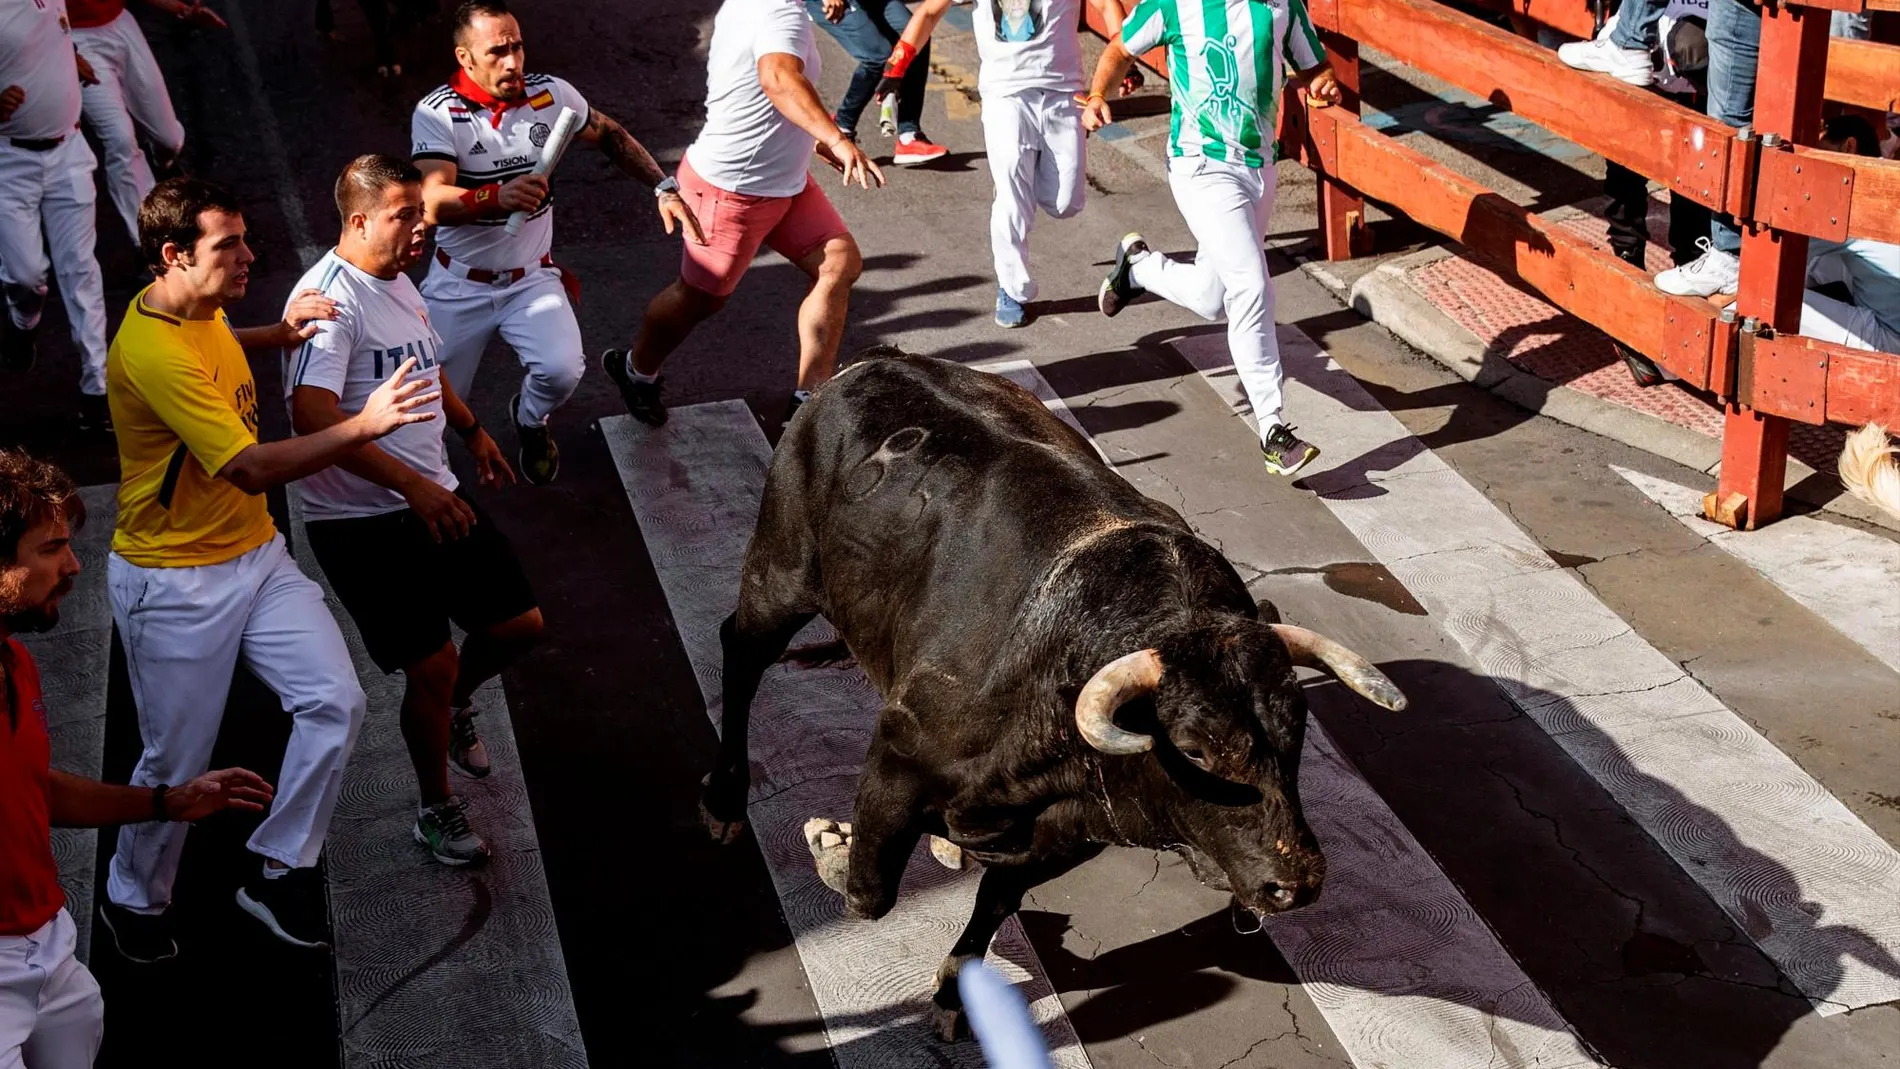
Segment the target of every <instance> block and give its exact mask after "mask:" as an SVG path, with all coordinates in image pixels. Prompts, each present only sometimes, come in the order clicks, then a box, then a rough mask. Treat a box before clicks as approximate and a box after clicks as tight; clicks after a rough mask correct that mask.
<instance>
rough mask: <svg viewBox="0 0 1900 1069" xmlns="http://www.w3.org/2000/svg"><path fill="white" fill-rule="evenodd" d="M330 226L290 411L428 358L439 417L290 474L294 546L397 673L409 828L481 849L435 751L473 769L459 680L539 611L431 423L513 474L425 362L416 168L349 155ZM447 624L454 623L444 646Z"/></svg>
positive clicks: (438, 854)
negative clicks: (409, 790) (335, 224)
mask: <svg viewBox="0 0 1900 1069" xmlns="http://www.w3.org/2000/svg"><path fill="white" fill-rule="evenodd" d="M336 203H337V214H338V215H340V216H341V217H342V220H343V233H342V236H341V237H339V238H338V239H337V245H336V248H334V249H332V250H331V251H330V252H329V253H327V254H326V255H325V256H324V257H323V258H322V259H321V260H319V261H317V264H316V266H314V267H312V268H311V269H310V270H309V272H308V273H306V274H305V275H304V277H303V279H302V281H301V282H299V284H298V286H297V291H298V292H301V291H302V290H303V289H304V288H305V287H314V288H316V289H319V290H321V291H322V292H323V294H324V295H325V296H327V297H329V298H330V299H331V300H333V301H335V302H336V309H337V315H336V318H335V319H334V320H331V321H328V322H324V323H322V324H321V325H320V326H319V327H318V328H317V332H316V334H315V335H313V336H312V337H311V338H310V339H309V340H308V341H306V342H305V343H304V344H303V345H302V346H301V347H300V348H298V349H293V350H285V362H286V365H287V366H286V367H285V369H284V390H285V392H286V394H287V395H288V398H289V401H290V417H291V424H292V426H293V427H294V428H295V429H296V431H297V433H298V434H314V433H316V432H318V431H321V430H323V429H324V428H325V427H329V426H331V425H332V424H336V423H340V422H342V421H343V420H344V419H346V418H348V417H349V415H350V414H351V413H353V412H355V411H357V410H358V409H360V408H361V407H362V406H363V402H364V400H365V399H366V398H367V397H368V396H369V394H370V392H371V391H372V390H374V389H375V388H376V387H377V386H378V385H380V384H381V381H382V379H383V378H386V377H387V376H388V375H389V374H390V372H391V369H393V368H395V367H398V366H400V365H401V364H402V362H403V361H405V360H409V359H414V360H415V361H416V367H417V374H427V373H429V372H431V371H435V372H436V374H437V376H438V379H439V381H440V384H441V389H442V398H441V400H440V401H439V402H437V403H436V406H435V408H436V411H437V412H438V414H439V415H440V416H441V420H440V421H439V422H438V421H430V422H428V423H426V424H425V423H412V424H409V425H408V426H405V427H399V428H397V429H396V430H395V431H394V432H392V433H391V434H389V435H387V436H386V437H384V438H382V439H380V440H378V441H377V442H375V443H373V444H369V445H364V446H360V447H358V448H357V449H356V451H355V452H353V453H351V454H349V455H348V456H346V457H344V458H343V459H341V460H339V461H337V463H336V466H335V467H332V468H326V469H324V470H323V471H320V472H317V473H316V474H314V475H309V476H305V477H304V478H303V479H300V480H298V483H297V488H298V491H299V493H300V494H301V495H302V498H303V504H304V515H305V518H306V523H305V531H306V532H307V534H308V535H309V538H310V549H311V551H312V552H313V553H314V554H315V555H316V558H317V563H319V564H321V565H322V566H323V571H324V574H325V575H327V576H328V577H329V579H330V585H331V587H332V588H334V589H335V591H336V596H337V599H338V600H339V601H341V602H342V603H343V607H344V608H345V609H347V610H349V613H350V617H351V618H352V619H353V620H355V621H356V627H357V630H358V631H360V632H361V633H362V635H363V645H364V647H365V648H366V649H367V650H368V651H369V656H370V660H372V661H374V662H375V663H376V667H378V668H380V669H382V670H383V671H385V672H395V671H401V672H402V673H403V675H404V677H405V682H406V687H405V689H404V692H403V700H402V736H403V740H404V741H405V742H406V743H408V748H409V759H410V761H411V762H412V763H413V764H414V766H415V770H416V783H417V786H418V787H419V788H420V791H421V804H420V805H419V806H418V807H417V810H416V822H415V827H414V830H413V835H414V837H415V839H416V841H417V842H418V843H421V844H422V845H423V846H424V847H426V848H427V849H428V850H429V852H430V853H431V854H433V855H434V857H435V859H436V860H437V861H440V862H441V863H443V864H445V865H466V864H470V863H478V862H481V861H484V860H486V859H487V857H488V846H487V844H486V843H484V842H483V841H482V839H481V836H479V835H477V834H475V832H474V831H473V829H471V828H470V827H469V824H468V816H467V814H466V813H465V812H464V810H463V807H462V801H461V799H459V798H457V797H456V796H455V795H454V794H453V793H452V792H451V791H450V790H449V763H450V762H451V761H453V762H454V764H455V766H456V767H457V768H458V769H460V770H461V771H463V772H464V773H466V774H468V775H469V776H472V777H477V778H479V777H482V776H486V775H487V774H488V769H489V765H488V755H487V751H486V749H485V748H484V747H483V745H482V742H481V739H480V738H479V737H478V736H477V735H476V733H475V725H474V715H475V714H474V708H473V706H474V697H473V696H474V693H475V688H477V687H479V686H481V685H482V684H483V683H485V682H487V681H488V680H490V679H492V678H494V677H495V676H496V675H497V674H499V673H500V672H501V670H502V669H503V668H505V667H507V666H508V665H509V664H511V663H513V662H514V661H515V660H516V659H517V658H519V657H520V656H521V655H522V654H524V653H526V652H527V651H528V648H529V647H530V646H532V645H533V644H534V641H535V639H536V638H537V637H539V636H540V633H541V610H540V609H539V608H538V607H537V606H536V603H535V597H534V591H533V590H531V589H530V588H529V586H528V581H527V578H526V576H525V575H524V574H523V573H522V570H521V564H520V562H519V561H518V560H516V558H515V554H514V550H513V549H511V548H510V547H509V545H508V540H507V539H506V538H505V537H503V535H502V534H501V532H500V531H498V530H496V528H495V525H494V523H493V521H491V520H490V519H489V517H488V514H487V513H486V512H484V511H483V510H482V509H481V508H480V507H478V506H477V505H476V504H475V502H474V501H473V500H472V499H470V498H469V497H468V496H467V495H466V494H465V493H463V492H462V490H461V488H460V486H459V485H458V483H457V481H456V478H455V474H454V473H453V472H451V471H450V470H449V462H448V453H447V450H446V449H445V448H444V445H443V424H445V423H446V424H447V426H448V427H449V428H450V429H452V430H454V431H455V432H456V433H457V434H458V435H460V436H461V438H462V440H463V442H464V443H466V444H467V446H468V450H469V453H470V454H471V455H473V457H474V459H475V466H476V468H477V469H478V470H479V471H480V472H481V480H482V482H483V483H484V484H488V485H500V484H501V483H502V482H513V481H514V473H513V472H512V471H511V470H510V469H509V467H508V462H507V461H506V460H505V459H503V457H502V454H501V449H500V447H499V446H497V445H496V444H495V441H494V439H493V438H490V437H489V436H488V434H487V432H486V431H484V430H483V429H482V426H481V424H480V423H477V422H476V420H475V416H474V414H473V413H471V412H470V411H469V410H468V406H467V405H465V404H463V403H462V400H461V398H460V397H458V396H457V395H456V393H455V389H454V387H453V386H451V385H450V383H449V380H448V377H447V376H445V375H441V374H440V371H439V370H438V366H439V365H438V358H439V354H440V352H441V347H442V340H441V338H440V337H438V336H437V334H436V332H435V330H434V328H432V327H431V326H430V324H429V310H428V307H427V306H426V305H424V303H423V300H422V295H421V293H419V292H417V290H416V287H415V284H414V283H413V282H410V281H409V276H407V275H405V274H403V271H404V269H406V268H408V267H411V266H413V265H414V264H415V263H416V261H418V260H420V259H421V258H422V248H423V234H424V232H425V230H426V224H425V223H424V221H423V220H424V216H423V207H422V173H421V172H420V171H419V170H418V169H417V168H416V167H415V166H414V165H412V164H410V163H409V162H408V161H406V160H401V159H397V158H395V157H393V156H384V155H368V156H359V157H357V158H356V159H354V160H352V161H350V164H349V166H347V167H345V168H344V169H343V174H342V175H341V176H340V177H339V178H338V179H337V183H336ZM450 621H453V622H454V623H456V624H457V625H459V626H460V627H461V628H462V629H463V630H465V631H466V632H467V633H468V638H467V639H466V640H465V641H464V642H463V643H462V647H461V649H460V650H457V649H456V646H455V642H454V640H453V639H452V638H451V636H450V633H449V623H450Z"/></svg>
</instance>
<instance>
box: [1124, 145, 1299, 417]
mask: <svg viewBox="0 0 1900 1069" xmlns="http://www.w3.org/2000/svg"><path fill="white" fill-rule="evenodd" d="M1168 187H1169V188H1170V189H1172V190H1173V191H1174V203H1175V206H1176V207H1178V208H1179V209H1180V210H1181V218H1182V219H1185V220H1186V221H1187V225H1188V229H1189V230H1191V231H1193V232H1194V240H1195V242H1196V244H1197V245H1198V246H1199V248H1198V250H1197V252H1196V253H1195V257H1194V262H1193V263H1187V262H1185V261H1182V260H1175V259H1170V258H1169V257H1167V256H1163V255H1161V254H1160V253H1158V252H1153V253H1150V254H1148V255H1147V256H1144V257H1142V258H1141V259H1140V260H1138V261H1136V263H1135V266H1134V280H1135V285H1137V286H1140V287H1141V288H1142V289H1145V290H1147V291H1148V292H1150V293H1152V294H1154V295H1155V296H1157V297H1160V298H1162V299H1163V300H1167V301H1172V302H1173V303H1175V304H1178V305H1180V306H1181V307H1183V308H1186V309H1188V310H1189V311H1191V312H1193V313H1195V314H1196V315H1198V316H1200V317H1201V318H1203V319H1206V320H1210V321H1212V320H1216V319H1219V318H1220V317H1221V316H1222V315H1225V316H1226V317H1227V351H1228V353H1229V354H1230V355H1232V356H1233V358H1234V369H1235V370H1236V371H1237V372H1239V374H1240V382H1241V385H1242V386H1244V387H1245V388H1246V390H1247V400H1248V402H1249V403H1251V404H1252V405H1253V412H1254V418H1255V419H1257V420H1258V421H1259V423H1260V433H1261V434H1262V435H1265V434H1266V432H1267V430H1268V428H1270V427H1272V426H1273V425H1274V424H1276V423H1280V422H1283V421H1284V417H1283V409H1284V407H1285V403H1284V402H1283V401H1282V399H1281V392H1280V386H1281V382H1282V378H1283V376H1282V373H1281V370H1280V341H1279V339H1278V338H1277V337H1276V336H1275V335H1274V328H1273V278H1272V276H1270V275H1268V274H1267V255H1266V252H1265V251H1264V250H1263V249H1262V247H1261V242H1262V240H1263V239H1264V238H1265V237H1266V233H1267V221H1268V219H1269V217H1270V216H1272V214H1273V190H1274V173H1273V168H1272V167H1270V166H1269V167H1248V166H1245V165H1242V164H1237V163H1227V162H1225V161H1222V160H1211V159H1207V158H1206V157H1203V156H1176V157H1174V158H1173V159H1170V160H1169V161H1168Z"/></svg>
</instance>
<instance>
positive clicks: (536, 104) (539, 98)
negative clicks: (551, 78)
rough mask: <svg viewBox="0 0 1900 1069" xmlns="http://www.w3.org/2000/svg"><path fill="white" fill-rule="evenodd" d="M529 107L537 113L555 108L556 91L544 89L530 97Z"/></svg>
mask: <svg viewBox="0 0 1900 1069" xmlns="http://www.w3.org/2000/svg"><path fill="white" fill-rule="evenodd" d="M528 106H529V107H531V108H533V109H534V110H536V111H540V110H541V109H542V108H547V107H552V106H554V90H552V89H543V90H541V91H540V92H539V93H536V94H535V95H533V96H531V97H529V98H528Z"/></svg>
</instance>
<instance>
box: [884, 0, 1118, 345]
mask: <svg viewBox="0 0 1900 1069" xmlns="http://www.w3.org/2000/svg"><path fill="white" fill-rule="evenodd" d="M1082 3H1083V0H976V6H975V18H974V21H975V26H976V55H977V58H978V59H979V60H981V61H982V62H981V67H980V69H979V70H978V72H977V89H978V90H979V91H980V92H981V93H982V95H983V144H984V148H985V150H986V152H987V154H988V156H989V159H990V177H991V179H993V180H994V181H995V183H996V200H995V202H994V203H992V204H991V206H990V256H991V259H992V260H993V261H994V262H995V265H996V325H997V326H999V327H1020V326H1023V325H1024V324H1025V323H1027V322H1028V321H1029V316H1028V312H1027V310H1026V309H1025V308H1024V307H1023V305H1024V304H1026V303H1027V302H1029V301H1033V300H1035V299H1036V280H1035V279H1033V278H1031V277H1030V276H1029V228H1030V227H1031V226H1032V225H1034V223H1035V221H1036V208H1037V207H1038V206H1040V207H1041V208H1042V210H1043V211H1045V212H1048V213H1049V214H1050V215H1051V216H1053V217H1054V218H1057V219H1067V218H1069V217H1070V216H1072V215H1074V214H1075V213H1077V212H1079V211H1081V210H1082V205H1083V203H1084V202H1085V201H1086V200H1087V198H1088V184H1087V182H1085V181H1084V174H1085V172H1084V166H1083V143H1084V138H1085V136H1086V135H1085V133H1084V132H1083V130H1082V109H1081V108H1080V107H1079V106H1078V105H1077V104H1076V100H1075V94H1076V92H1077V91H1078V90H1080V89H1081V88H1082V43H1081V41H1080V39H1079V37H1078V34H1079V33H1080V32H1081V22H1082ZM950 4H951V0H924V2H923V3H922V4H921V5H919V6H918V8H917V10H916V11H915V12H913V13H912V14H911V17H910V24H909V25H908V26H906V27H905V29H904V34H903V36H902V37H901V38H900V39H899V40H898V42H897V47H896V48H894V49H893V50H892V51H891V59H890V62H889V63H887V64H885V67H884V81H882V82H880V83H879V84H878V94H879V96H880V97H881V96H883V95H884V94H886V93H888V92H895V91H896V89H897V86H898V84H899V83H900V82H901V81H902V80H903V78H904V75H905V73H906V72H907V71H908V70H909V69H910V66H911V64H912V62H914V61H915V60H916V59H917V56H918V53H919V50H921V49H922V48H923V47H924V45H925V44H926V43H927V42H928V41H929V40H930V34H931V32H932V31H933V30H935V29H936V28H937V23H938V21H939V20H941V19H942V18H943V15H944V12H946V11H948V10H949V9H950ZM1115 14H1117V15H1119V14H1120V12H1119V11H1116V12H1115Z"/></svg>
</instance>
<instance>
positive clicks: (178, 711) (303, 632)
mask: <svg viewBox="0 0 1900 1069" xmlns="http://www.w3.org/2000/svg"><path fill="white" fill-rule="evenodd" d="M106 585H107V587H108V589H109V590H110V592H111V595H112V619H113V622H114V623H116V624H117V625H118V628H119V638H120V640H121V641H122V642H123V643H124V644H125V666H126V670H127V673H128V674H129V675H130V676H131V679H132V699H133V701H134V702H135V703H137V705H138V714H139V737H140V739H142V740H143V741H144V743H145V752H144V753H143V754H142V755H140V757H139V763H138V766H137V767H136V768H134V769H133V770H132V781H131V782H132V784H133V785H134V786H139V787H149V786H152V785H154V784H158V783H172V784H176V783H183V782H185V781H186V780H189V779H191V778H192V777H194V776H197V775H200V774H202V773H203V772H204V771H205V770H206V769H207V768H208V767H210V763H211V748H212V746H213V745H214V744H215V743H216V742H217V740H218V726H219V724H220V723H221V722H222V721H223V719H224V703H225V699H226V698H227V697H228V696H229V694H230V690H231V673H232V672H233V671H234V670H235V669H236V667H237V663H238V660H239V659H240V658H242V659H243V662H244V666H245V667H246V668H249V669H250V670H251V673H252V674H253V675H255V676H257V678H258V679H260V680H262V681H263V682H264V684H265V685H266V686H268V687H270V689H271V690H273V691H275V692H276V693H277V697H278V698H279V699H280V700H281V701H282V702H283V704H284V709H285V711H287V712H289V713H290V716H291V728H290V743H289V745H287V746H285V747H284V766H283V770H282V771H281V772H280V773H279V774H278V777H277V797H276V799H275V800H274V801H273V802H272V804H271V809H270V814H269V815H268V816H266V817H265V818H264V822H263V823H262V824H261V825H259V826H258V829H257V832H256V834H254V835H252V836H251V841H250V844H249V845H250V848H251V850H252V851H253V852H255V853H258V854H262V855H263V856H264V857H267V858H273V859H275V860H277V861H281V862H283V863H284V864H286V865H289V866H291V867H293V868H308V867H309V866H311V865H315V864H316V863H317V854H318V852H319V851H321V850H322V849H323V835H324V832H325V831H326V830H327V829H328V828H329V826H330V813H331V811H332V810H333V809H335V808H336V798H337V789H338V788H339V787H340V786H341V785H342V782H343V765H344V763H345V762H346V761H348V760H349V756H350V750H351V748H353V747H354V746H355V745H356V733H357V730H358V729H359V728H361V727H362V725H363V712H364V709H365V707H366V706H367V704H368V703H367V700H366V699H365V698H364V696H363V688H362V687H360V686H358V685H357V682H356V670H355V669H354V668H353V667H352V666H351V663H350V652H349V649H348V648H347V647H346V646H344V644H343V635H342V633H341V632H339V631H338V630H337V626H336V618H335V617H333V616H331V615H330V610H329V608H328V607H327V606H326V605H324V603H323V591H322V589H321V588H319V587H318V586H317V584H315V583H313V582H311V581H310V580H309V578H308V577H306V576H305V575H304V574H303V572H301V571H299V570H298V569H297V564H296V562H295V561H294V560H292V559H291V557H290V554H289V553H287V552H285V551H284V538H283V536H282V535H278V536H276V537H275V538H272V539H271V540H270V541H269V542H267V543H265V544H264V545H262V546H259V547H257V548H256V549H254V550H252V551H250V552H249V553H246V554H244V555H243V556H241V557H238V558H236V559H235V560H228V561H225V562H224V563H222V564H207V565H202V566H200V567H196V568H141V567H139V566H138V565H136V564H133V563H131V562H130V561H127V560H126V559H125V558H123V557H121V556H119V555H118V554H117V553H114V554H112V555H111V556H110V557H109V558H107V562H106ZM185 829H186V826H185V825H183V824H165V823H144V824H127V825H125V826H124V827H123V828H121V829H120V831H119V848H118V850H117V852H115V853H114V854H113V855H112V871H111V874H110V876H109V877H108V882H107V884H106V892H107V897H108V898H110V899H111V900H112V901H113V902H115V903H117V904H118V905H121V906H125V907H126V908H128V909H132V910H137V911H140V912H147V913H153V912H158V911H161V910H163V909H164V908H165V907H166V906H167V905H169V904H170V903H171V894H172V880H173V879H174V878H175V877H176V876H177V875H178V857H179V855H180V854H181V853H182V852H183V851H184V849H185Z"/></svg>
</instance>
